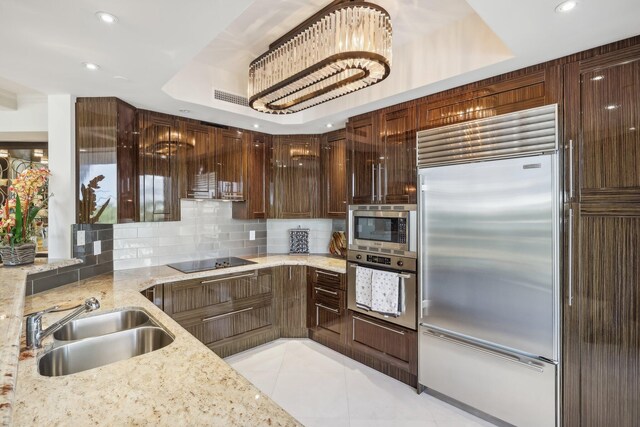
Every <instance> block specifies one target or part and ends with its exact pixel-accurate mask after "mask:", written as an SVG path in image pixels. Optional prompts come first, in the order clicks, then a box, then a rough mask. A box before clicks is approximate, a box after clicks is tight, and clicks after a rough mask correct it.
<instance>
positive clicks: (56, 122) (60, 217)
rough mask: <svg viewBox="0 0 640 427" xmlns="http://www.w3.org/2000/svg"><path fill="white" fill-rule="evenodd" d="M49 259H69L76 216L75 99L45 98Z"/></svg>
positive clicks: (66, 97)
mask: <svg viewBox="0 0 640 427" xmlns="http://www.w3.org/2000/svg"><path fill="white" fill-rule="evenodd" d="M48 122H49V125H48V131H49V168H50V169H51V177H50V179H49V191H50V193H52V194H53V195H54V196H53V197H52V198H51V199H50V200H49V258H50V259H67V258H71V256H72V255H71V225H72V224H74V223H75V220H76V217H75V212H76V194H75V188H76V184H75V170H76V156H75V97H73V96H71V95H68V94H67V95H49V97H48Z"/></svg>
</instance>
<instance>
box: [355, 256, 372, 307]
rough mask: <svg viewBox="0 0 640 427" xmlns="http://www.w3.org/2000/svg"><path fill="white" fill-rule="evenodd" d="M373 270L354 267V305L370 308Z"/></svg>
mask: <svg viewBox="0 0 640 427" xmlns="http://www.w3.org/2000/svg"><path fill="white" fill-rule="evenodd" d="M373 272H374V270H372V269H370V268H367V267H360V266H358V267H356V305H357V306H358V307H360V308H364V309H367V310H371V277H372V276H373Z"/></svg>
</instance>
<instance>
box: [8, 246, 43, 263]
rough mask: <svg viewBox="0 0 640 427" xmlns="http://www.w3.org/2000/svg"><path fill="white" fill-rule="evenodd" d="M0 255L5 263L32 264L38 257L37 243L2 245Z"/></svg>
mask: <svg viewBox="0 0 640 427" xmlns="http://www.w3.org/2000/svg"><path fill="white" fill-rule="evenodd" d="M0 256H2V262H3V264H4V265H23V264H31V263H33V261H34V260H35V259H36V245H35V243H23V244H22V245H19V246H0Z"/></svg>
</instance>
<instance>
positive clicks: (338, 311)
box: [316, 303, 340, 314]
mask: <svg viewBox="0 0 640 427" xmlns="http://www.w3.org/2000/svg"><path fill="white" fill-rule="evenodd" d="M316 307H320V308H324V309H325V310H329V311H332V312H334V313H335V314H340V310H337V309H335V308H331V307H327V306H326V305H324V304H320V303H316Z"/></svg>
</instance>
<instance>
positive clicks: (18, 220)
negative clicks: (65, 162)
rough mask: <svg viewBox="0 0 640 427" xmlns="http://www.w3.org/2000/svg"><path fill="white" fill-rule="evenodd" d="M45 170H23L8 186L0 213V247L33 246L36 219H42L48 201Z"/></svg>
mask: <svg viewBox="0 0 640 427" xmlns="http://www.w3.org/2000/svg"><path fill="white" fill-rule="evenodd" d="M50 174H51V173H50V172H49V170H48V169H47V168H39V169H33V168H29V169H25V170H23V171H22V172H20V174H19V175H18V176H17V177H16V178H15V179H13V180H12V181H11V182H10V183H9V187H8V191H7V197H6V199H5V202H4V205H3V206H2V208H1V209H0V247H2V246H11V247H14V246H18V245H22V244H24V243H32V238H33V237H35V232H36V218H37V217H39V216H40V217H42V216H44V214H45V212H46V208H47V204H48V201H49V193H48V191H49V185H48V184H49V175H50Z"/></svg>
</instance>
